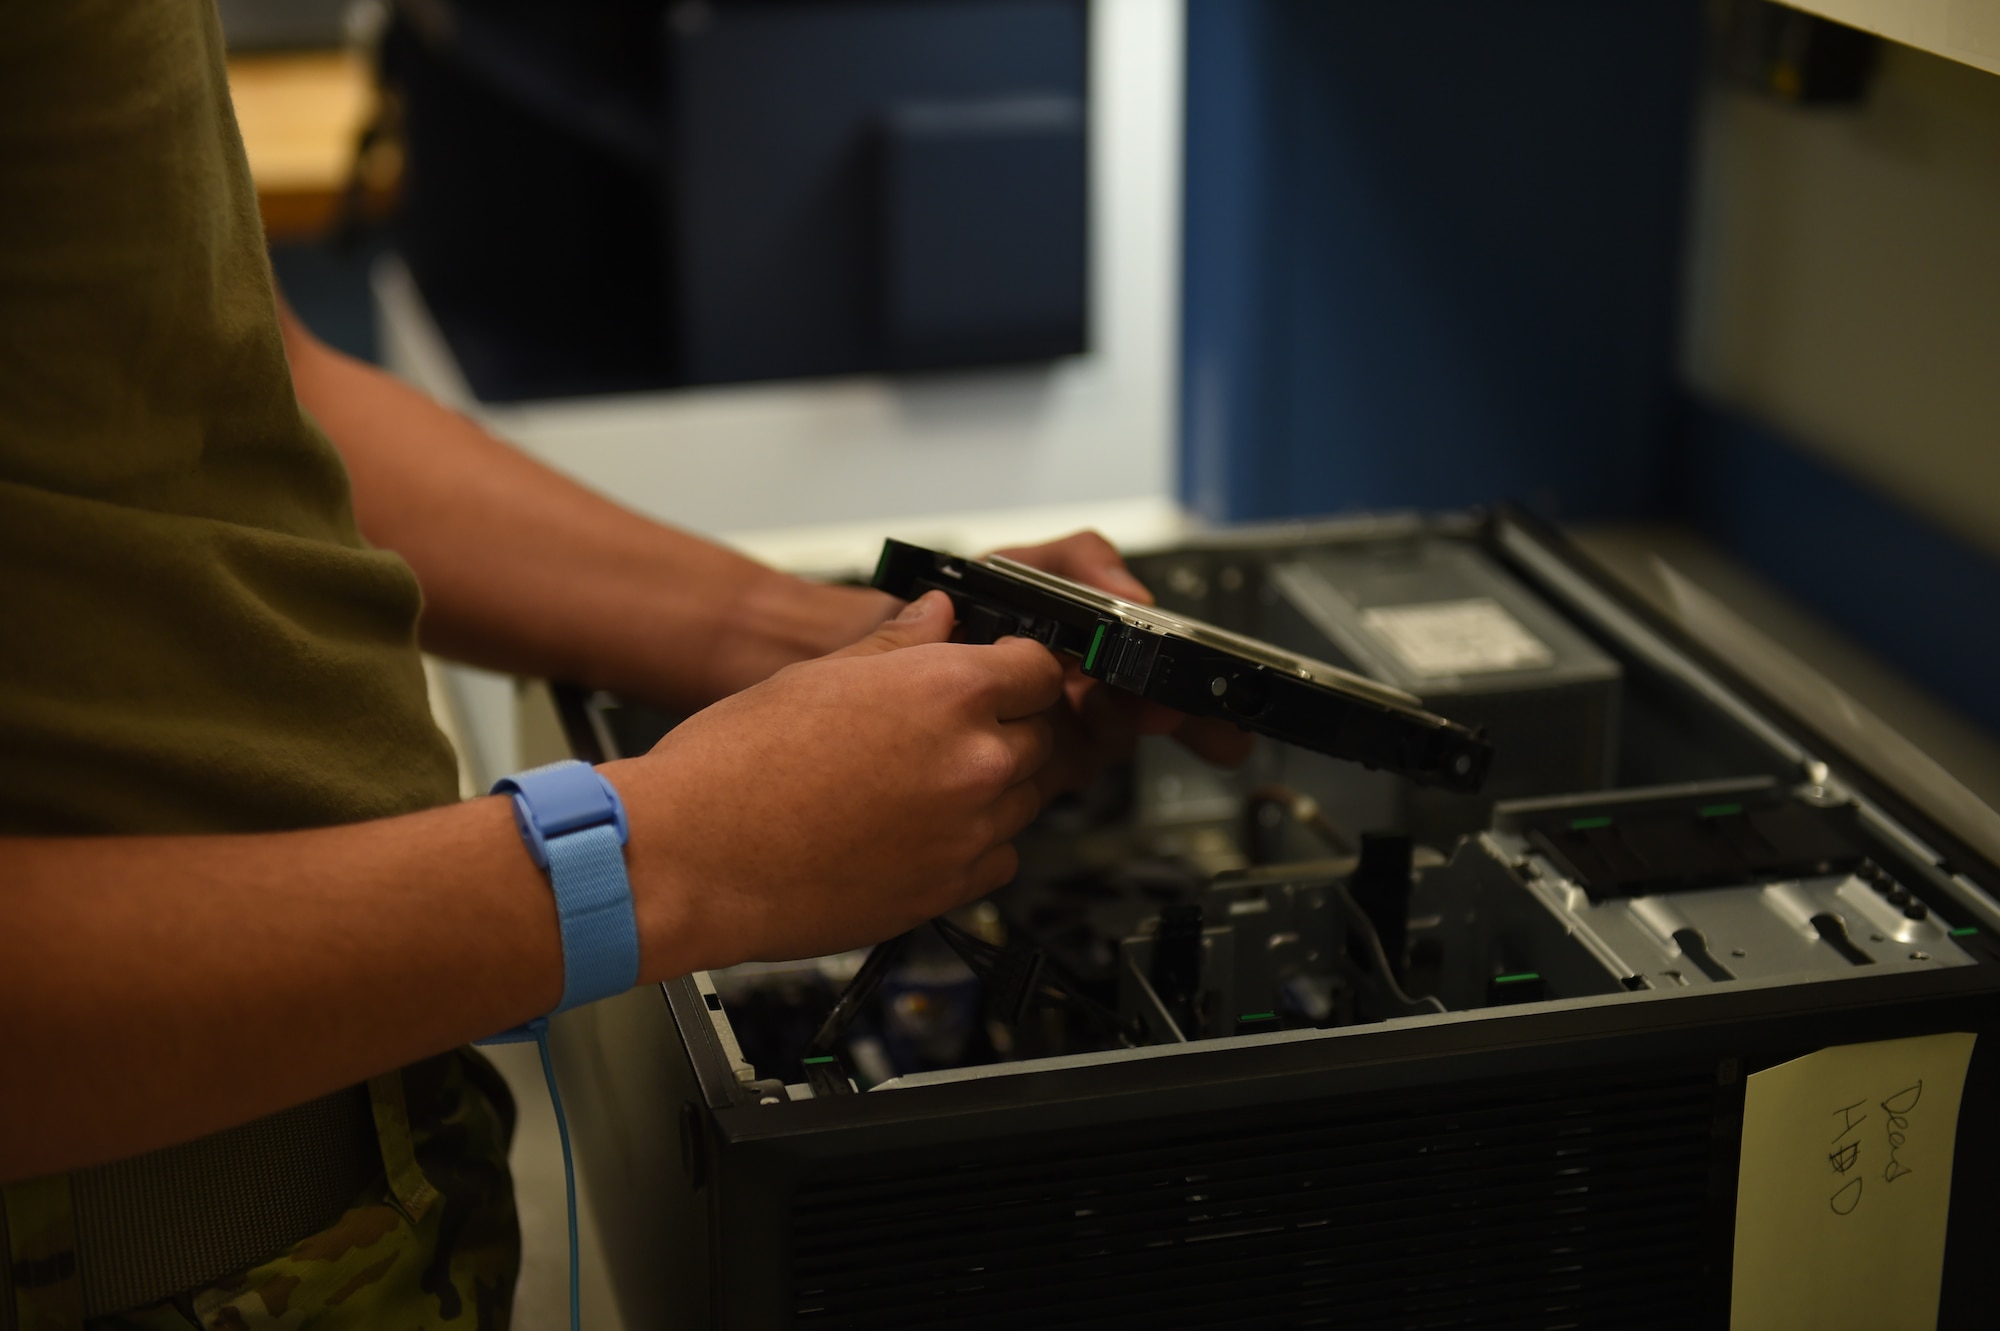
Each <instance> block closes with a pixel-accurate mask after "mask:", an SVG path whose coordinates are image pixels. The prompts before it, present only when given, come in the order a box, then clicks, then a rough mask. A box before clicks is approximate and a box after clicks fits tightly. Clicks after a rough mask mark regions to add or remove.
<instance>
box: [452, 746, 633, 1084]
mask: <svg viewBox="0 0 2000 1331" xmlns="http://www.w3.org/2000/svg"><path fill="white" fill-rule="evenodd" d="M493 793H494V794H495V795H500V794H511V795H512V796H513V797H514V822H515V825H516V826H517V827H519V829H520V832H521V840H522V841H523V842H525V843H526V844H527V847H528V854H529V855H530V856H532V857H533V858H534V861H535V863H536V864H538V865H540V866H541V867H542V868H545V869H547V870H548V872H549V886H550V887H551V888H552V889H553V890H554V892H555V898H556V917H557V919H558V920H559V921H560V923H561V927H562V953H563V993H562V1001H561V1002H560V1003H558V1004H557V1005H556V1007H555V1012H566V1011H568V1010H569V1009H570V1008H573V1007H577V1006H579V1005H581V1004H584V1003H591V1002H595V1001H596V1000H598V999H600V998H609V997H611V996H612V995H613V994H622V993H624V992H625V991H626V990H627V989H630V988H631V987H632V986H633V985H635V984H637V983H638V982H639V926H638V922H637V921H636V920H635V919H634V917H633V913H632V884H631V881H630V880H629V879H628V878H627V877H626V876H625V849H624V847H625V842H626V839H627V837H628V835H629V831H628V827H627V824H626V821H625V806H624V804H623V802H621V801H620V800H619V798H618V792H617V790H616V789H614V788H613V787H612V785H611V783H610V782H609V781H606V780H605V779H604V778H603V777H602V776H599V775H598V774H597V771H596V769H595V768H593V767H591V766H590V764H588V763H582V762H576V761H574V760H571V761H568V762H560V763H551V764H550V765H549V766H547V767H537V768H534V769H532V770H530V771H526V772H517V773H515V774H514V775H513V776H509V777H502V778H501V779H500V780H498V781H496V782H494V783H493ZM555 1012H551V1013H550V1014H549V1016H554V1015H555ZM547 1020H548V1019H547V1017H543V1018H538V1019H537V1020H535V1021H531V1022H529V1023H528V1024H527V1025H525V1026H519V1027H516V1028H515V1029H513V1030H511V1031H505V1032H502V1033H501V1034H499V1035H496V1036H493V1037H492V1038H491V1039H490V1040H488V1041H482V1043H494V1044H500V1043H508V1042H512V1041H520V1040H532V1039H534V1038H535V1033H536V1028H537V1027H540V1026H545V1025H546V1023H547Z"/></svg>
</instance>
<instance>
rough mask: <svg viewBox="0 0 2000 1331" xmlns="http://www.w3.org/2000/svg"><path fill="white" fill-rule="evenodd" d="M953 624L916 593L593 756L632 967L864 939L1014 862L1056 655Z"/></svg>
mask: <svg viewBox="0 0 2000 1331" xmlns="http://www.w3.org/2000/svg"><path fill="white" fill-rule="evenodd" d="M951 628H952V611H951V602H950V600H949V599H948V598H947V597H945V596H944V594H943V593H941V592H933V593H931V594H930V595H928V596H924V597H922V598H920V599H918V600H917V601H915V602H913V603H912V604H911V605H910V606H909V607H908V609H906V610H905V611H904V612H903V613H902V614H901V615H900V616H898V617H897V618H896V619H893V620H890V621H888V622H887V623H885V624H883V625H882V626H881V627H880V628H878V629H877V630H876V631H875V632H874V633H872V634H870V635H869V636H868V637H867V638H864V639H863V640H862V641H860V642H858V643H855V644H854V645H852V646H850V647H847V648H844V649H843V650H841V651H838V652H835V653H834V654H833V655H831V656H828V657H822V658H820V659H818V660H813V661H806V662H801V663H800V664H797V665H793V666H788V667H786V668H785V669H783V670H780V671H778V672H777V673H776V674H775V675H773V676H772V677H771V678H770V679H768V680H766V681H765V682H764V683H762V684H758V685H756V686H755V687H752V688H749V689H745V690H744V691H743V692H741V693H737V694H735V695H733V696H731V697H729V698H725V699H724V700H723V701H721V702H719V703H717V704H715V705H714V706H712V707H710V708H708V709H707V710H705V711H702V712H700V713H697V714H696V715H695V716H693V717H691V718H690V719H689V720H687V721H685V722H683V723H682V724H681V725H680V726H678V727H676V728H675V729H674V730H673V731H672V732H670V733H669V734H668V735H667V737H666V738H665V739H663V740H661V741H660V743H659V745H658V747H656V748H655V749H654V750H653V751H652V752H651V753H650V754H648V755H647V756H645V757H643V758H637V759H630V760H627V761H624V762H617V763H610V764H607V765H606V766H605V767H604V768H603V769H602V770H603V772H604V774H605V776H606V777H607V778H609V779H610V780H611V782H612V783H613V784H614V785H615V786H616V787H617V788H618V791H619V794H620V795H621V796H622V797H623V799H624V801H625V805H626V809H627V811H628V815H629V817H630V820H631V841H630V843H629V844H628V846H627V849H626V856H627V860H628V863H629V865H630V869H631V877H632V884H633V895H634V906H635V909H636V911H637V914H638V917H639V930H640V939H641V942H642V947H643V951H644V956H645V964H644V966H643V973H644V975H645V977H646V978H649V979H652V978H663V977H665V976H668V975H678V974H684V973H686V972H688V971H691V970H702V969H712V968H715V967H719V966H727V965H732V964H734V963H736V962H740V961H747V960H779V959H785V958H791V957H804V956H816V955H820V954H824V953H827V952H834V951H839V950H841V949H844V948H849V947H857V946H860V945H862V944H864V943H872V942H875V941H877V940H879V939H883V938H887V937H890V936H892V935H895V934H898V933H901V932H903V931H904V930H906V929H911V928H914V927H915V926H916V925H918V924H920V923H922V922H923V921H924V920H927V919H930V918H932V917H934V916H937V915H941V914H943V913H944V912H946V911H948V910H950V909H952V908H953V907H956V906H959V905H962V904H963V903H965V902H967V901H971V900H973V899H975V898H977V897H980V896H982V895H984V894H985V893H987V892H990V891H992V890H993V889H995V888H997V887H999V886H1001V885H1002V884H1003V883H1005V882H1007V881H1008V880H1009V879H1010V878H1012V877H1013V875H1014V870H1015V867H1016V865H1017V863H1018V857H1017V855H1016V853H1015V851H1014V847H1013V845H1012V844H1011V843H1012V840H1013V837H1014V835H1015V834H1016V833H1017V832H1019V831H1020V830H1021V829H1022V828H1024V827H1026V826H1027V825H1028V823H1029V822H1030V821H1031V820H1033V818H1034V816H1035V814H1036V813H1037V812H1038V811H1039V810H1040V809H1041V805H1042V801H1043V799H1044V797H1045V794H1046V793H1047V792H1046V789H1045V787H1044V785H1043V784H1042V779H1043V778H1044V777H1045V768H1046V764H1047V761H1048V758H1049V756H1050V753H1051V751H1052V749H1053V745H1054V738H1053V734H1052V727H1051V721H1050V718H1049V715H1048V713H1049V712H1050V709H1052V708H1054V707H1055V705H1056V704H1057V703H1058V702H1060V701H1061V699H1062V693H1063V672H1062V668H1061V666H1059V665H1058V664H1057V662H1056V659H1055V657H1054V656H1052V655H1051V654H1050V653H1049V651H1048V650H1047V649H1046V648H1044V647H1043V646H1042V645H1041V644H1039V643H1036V642H1031V641H1029V640H1028V639H1026V638H1009V639H1005V640H1003V641H1001V642H997V643H994V644H992V645H991V646H968V645H963V644H957V643H952V642H949V641H948V639H949V637H950V635H951Z"/></svg>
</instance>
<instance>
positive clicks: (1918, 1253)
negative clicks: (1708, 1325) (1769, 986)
mask: <svg viewBox="0 0 2000 1331" xmlns="http://www.w3.org/2000/svg"><path fill="white" fill-rule="evenodd" d="M1972 1041H1973V1037H1972V1036H1970V1035H1966V1034H1951V1035H1921V1036H1916V1037H1913V1038H1911V1039H1907V1040H1878V1041H1875V1042H1873V1043H1871V1044H1850V1045H1839V1046H1837V1047H1835V1048H1832V1049H1822V1050H1820V1051H1819V1052H1818V1053H1816V1054H1808V1055H1806V1056H1805V1057H1804V1058H1797V1059H1793V1060H1792V1061H1791V1062H1789V1063H1783V1064H1780V1065H1779V1066H1777V1067H1775V1068H1768V1069H1766V1070H1765V1071H1763V1072H1757V1073H1752V1074H1751V1076H1750V1080H1749V1082H1748V1084H1747V1087H1746V1090H1745V1095H1744V1103H1743V1163H1742V1166H1741V1169H1740V1171H1739V1173H1738V1175H1737V1197H1736V1264H1735V1277H1734V1280H1733V1282H1732V1286H1731V1292H1730V1319H1729V1324H1730V1326H1731V1327H1732V1328H1733V1329H1734V1331H1793V1328H1797V1331H1841V1328H1845V1327H1856V1328H1867V1329H1868V1331H1903V1328H1908V1331H1932V1328H1934V1327H1935V1326H1936V1325H1937V1308H1938V1289H1939V1286H1940V1284H1941V1283H1942V1281H1943V1277H1944V1240H1945V1220H1946V1215H1947V1212H1948V1211H1949V1208H1950V1203H1951V1158H1952V1149H1953V1147H1954V1145H1955V1144H1956V1143H1957V1139H1958V1102H1959V1097H1960V1095H1961V1093H1962V1092H1963V1091H1964V1089H1965V1069H1966V1065H1967V1064H1968V1063H1969V1062H1970V1061H1971V1059H1972Z"/></svg>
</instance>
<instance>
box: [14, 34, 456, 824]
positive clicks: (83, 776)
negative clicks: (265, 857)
mask: <svg viewBox="0 0 2000 1331" xmlns="http://www.w3.org/2000/svg"><path fill="white" fill-rule="evenodd" d="M418 610H419V599H418V592H417V585H416V581H415V579H414V578H413V577H412V575H411V573H410V570H409V569H408V568H407V567H406V566H405V565H404V564H403V562H402V561H401V560H400V559H398V558H396V557H395V556H394V555H392V554H388V553H385V552H382V551H377V550H372V549H370V548H369V547H368V546H367V545H366V543H365V542H364V541H363V540H362V538H361V536H360V534H359V532H358V531H357V529H356V527H355V522H354V517H353V512H352V509H351V507H350V503H349V493H348V482H347V475H346V472H345V471H344V469H343V468H342V465H341V462H340V458H339V456H338V455H337V454H336V453H335V451H334V449H333V448H332V446H331V445H330V444H329V443H328V442H327V440H326V438H325V437H324V436H323V435H322V434H321V433H320V432H319V430H318V429H317V428H316V427H315V426H314V425H313V424H312V422H311V421H310V420H308V419H307V418H306V417H305V415H304V413H303V412H302V411H301V410H300V408H299V405H298V402H297V400H296V399H295V398H294V396H293V392H292V383H291V377H290V373H289V371H288V369H287V367H286V364H285V357H284V350H283V346H282V343H281V341H280V338H279V332H278V325H277V319H276V313H275V309H274V304H273V298H272V288H271V277H270V268H269V262H268V259H267V257H266V254H265V251H264V237H263V232H262V229H261V227H260V225H259V222H258V217H257V209H256V199H255V194H254V191H253V189H252V187H251V184H250V179H249V172H248V168H247V166H246V164H245V161H244V157H243V149H242V143H241V140H240V138H239V137H238V135H237V132H236V124H235V119H234V116H233V114H232V112H231V109H230V103H229V90H228V84H227V81H226V78H225V71H224V64H223V55H222V42H221V36H220V32H219V30H218V26H217V23H216V19H215V11H214V0H59V3H47V4H30V5H20V6H15V7H14V8H13V9H12V10H11V12H10V13H9V14H8V17H7V21H6V23H5V25H4V35H0V834H6V833H14V834H56V833H124V832H196V831H207V832H227V831H257V830H275V829H284V828H300V827H312V826H323V825H328V824H333V823H342V822H349V821H354V820H358V819H363V818H372V817H377V816H382V815H388V814H395V813H401V812H406V811H410V810H414V809H418V808H424V807H427V806H430V805H434V804H438V803H441V802H444V801H447V800H450V799H452V798H453V797H454V796H455V794H456V779H455V775H454V772H455V768H454V761H453V758H452V755H451V752H450V749H449V746H448V745H447V744H446V742H445V740H444V738H443V736H442V735H441V734H440V733H439V732H438V730H437V728H436V726H435V725H433V723H432V721H431V719H430V714H429V711H428V708H427V706H426V703H425V691H424V682H423V676H422V669H421V665H420V663H419V660H418V656H417V650H416V622H417V614H418Z"/></svg>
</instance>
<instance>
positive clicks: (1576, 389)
mask: <svg viewBox="0 0 2000 1331" xmlns="http://www.w3.org/2000/svg"><path fill="white" fill-rule="evenodd" d="M1188 23H1189V28H1188V51H1189V57H1188V92H1187V115H1188V124H1187V134H1188V138H1187V145H1188V147H1187V151H1188V156H1187V214H1186V217H1187V230H1186V251H1185V252H1186V259H1185V263H1186V272H1185V282H1184V292H1185V297H1184V298H1185V301H1186V306H1185V316H1184V322H1183V327H1184V337H1185V343H1184V371H1185V372H1184V375H1183V390H1182V392H1183V400H1182V422H1183V423H1182V431H1183V449H1182V457H1183V495H1184V497H1185V498H1186V499H1187V501H1188V502H1189V503H1190V505H1191V506H1193V507H1194V508H1195V509H1196V510H1197V511H1199V512H1201V513H1203V514H1204V515H1206V516H1209V517H1212V518H1217V519H1247V518H1266V517H1276V516H1283V515H1291V514H1308V513H1324V512H1332V511H1338V510H1341V509H1347V508H1357V507H1369V508H1383V507H1396V506H1405V505H1421V506H1426V507H1439V506H1458V505H1465V504H1473V503H1481V502H1486V501H1490V500H1493V499H1496V498H1500V497H1506V496H1512V497H1516V498H1522V499H1525V500H1527V501H1529V502H1530V503H1533V504H1535V505H1536V506H1538V507H1540V508H1543V509H1544V510H1547V511H1551V512H1555V513H1559V514H1560V515H1561V516H1565V517H1582V516H1592V517H1601V516H1619V515H1632V514H1639V513H1647V512H1652V511H1655V510H1657V509H1658V507H1659V505H1660V503H1661V501H1662V496H1663V495H1664V494H1665V493H1666V490H1667V487H1666V482H1665V470H1664V469H1665V466H1666V458H1665V452H1664V450H1665V445H1666V442H1667V440H1668V438H1669V433H1670V430H1671V428H1672V418H1673V410H1672V406H1673V402H1674V396H1673V387H1672V347H1673V334H1674V326H1673V318H1674V309H1675V306H1676V303H1677V290H1676V282H1677V273H1678V264H1679V254H1680V227H1681V219H1682V211H1683V200H1684V197H1685V179H1686V170H1687V147H1688V132H1689V126H1690V121H1691V107H1692V96H1693V91H1694V87H1695V80H1696V67H1697V54H1698V48H1699V14H1698V4H1697V0H1616V3H1606V2H1605V0H1509V2H1508V3H1505V4H1496V3H1492V2H1491V0H1396V3H1394V4H1361V3H1350V2H1347V0H1338V2H1336V0H1190V4H1189V13H1188Z"/></svg>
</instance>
